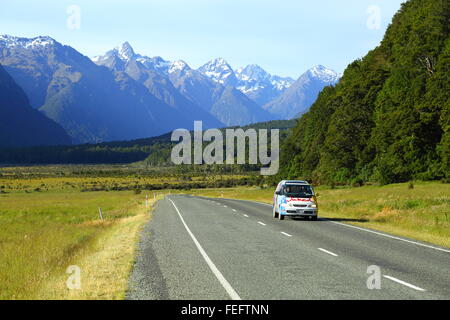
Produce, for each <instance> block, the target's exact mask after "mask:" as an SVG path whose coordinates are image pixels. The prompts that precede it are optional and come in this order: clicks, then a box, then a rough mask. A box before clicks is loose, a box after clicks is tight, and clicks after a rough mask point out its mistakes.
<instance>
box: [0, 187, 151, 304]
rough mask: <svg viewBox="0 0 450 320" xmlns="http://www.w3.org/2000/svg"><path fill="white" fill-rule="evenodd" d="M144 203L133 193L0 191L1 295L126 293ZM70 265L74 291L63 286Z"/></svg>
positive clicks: (42, 296)
mask: <svg viewBox="0 0 450 320" xmlns="http://www.w3.org/2000/svg"><path fill="white" fill-rule="evenodd" d="M46 182H47V183H48V181H46ZM150 198H151V203H152V202H153V199H152V198H153V197H150ZM144 204H145V194H140V195H136V194H135V193H133V192H131V191H122V192H76V191H72V192H67V191H60V192H57V191H48V192H39V193H30V194H27V193H21V192H15V193H11V192H10V193H7V194H0V225H1V229H0V299H121V298H123V297H124V295H125V290H126V283H127V278H128V275H129V271H130V269H131V265H132V262H133V259H134V252H135V251H134V250H135V248H136V245H137V236H138V233H139V232H138V231H139V228H140V227H141V226H142V225H143V224H144V223H145V221H147V219H148V218H149V214H148V210H146V209H145V208H144V207H145V205H144ZM99 207H101V208H102V209H103V215H104V220H103V221H102V220H100V218H99V213H98V208H99ZM146 211H147V214H146ZM70 265H78V266H79V267H80V268H81V269H82V289H81V290H79V291H69V290H67V289H66V280H67V278H68V275H67V274H66V273H65V272H66V269H67V267H68V266H70Z"/></svg>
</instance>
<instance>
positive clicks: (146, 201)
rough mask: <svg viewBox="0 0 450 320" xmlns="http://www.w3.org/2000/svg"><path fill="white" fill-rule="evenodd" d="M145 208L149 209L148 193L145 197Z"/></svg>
mask: <svg viewBox="0 0 450 320" xmlns="http://www.w3.org/2000/svg"><path fill="white" fill-rule="evenodd" d="M145 207H146V208H148V193H147V194H146V195H145Z"/></svg>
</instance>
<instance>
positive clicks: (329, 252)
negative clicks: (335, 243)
mask: <svg viewBox="0 0 450 320" xmlns="http://www.w3.org/2000/svg"><path fill="white" fill-rule="evenodd" d="M318 249H319V250H320V251H322V252H325V253H328V254H329V255H332V256H333V257H337V256H338V255H337V254H336V253H333V252H331V251H328V250H325V249H322V248H318Z"/></svg>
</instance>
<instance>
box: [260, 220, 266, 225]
mask: <svg viewBox="0 0 450 320" xmlns="http://www.w3.org/2000/svg"><path fill="white" fill-rule="evenodd" d="M258 223H259V224H260V225H262V226H266V224H265V223H262V222H261V221H258Z"/></svg>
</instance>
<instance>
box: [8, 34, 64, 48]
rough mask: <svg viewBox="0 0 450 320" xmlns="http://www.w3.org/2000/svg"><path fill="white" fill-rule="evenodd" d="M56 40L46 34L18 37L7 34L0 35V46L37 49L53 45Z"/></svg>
mask: <svg viewBox="0 0 450 320" xmlns="http://www.w3.org/2000/svg"><path fill="white" fill-rule="evenodd" d="M55 44H56V41H55V40H53V39H52V38H50V37H47V36H39V37H35V38H20V37H13V36H9V35H0V46H1V47H7V48H23V49H37V48H45V47H49V46H54V45H55Z"/></svg>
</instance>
